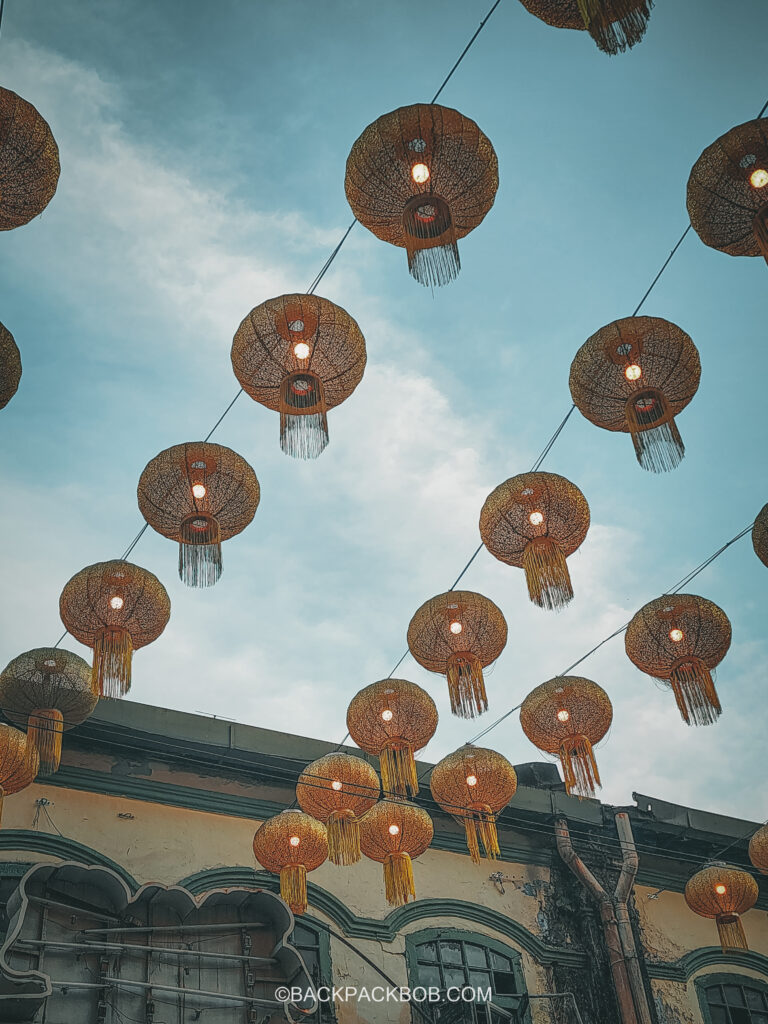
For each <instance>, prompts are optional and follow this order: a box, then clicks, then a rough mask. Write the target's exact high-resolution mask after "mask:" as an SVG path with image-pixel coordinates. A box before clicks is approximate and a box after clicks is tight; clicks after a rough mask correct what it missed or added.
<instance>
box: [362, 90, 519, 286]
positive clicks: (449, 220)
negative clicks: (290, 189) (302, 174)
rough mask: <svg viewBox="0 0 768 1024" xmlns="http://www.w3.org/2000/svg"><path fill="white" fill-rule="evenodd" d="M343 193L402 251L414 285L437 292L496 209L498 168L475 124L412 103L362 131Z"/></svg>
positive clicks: (384, 238) (371, 227)
mask: <svg viewBox="0 0 768 1024" xmlns="http://www.w3.org/2000/svg"><path fill="white" fill-rule="evenodd" d="M344 187H345V188H346V192H347V199H348V200H349V205H350V206H351V207H352V210H353V212H354V214H355V217H357V219H358V220H359V221H360V223H361V224H363V225H365V227H367V228H368V230H369V231H372V232H373V234H374V235H376V237H377V238H380V239H382V241H384V242H390V243H391V244H392V245H398V246H400V248H402V249H405V250H406V252H407V253H408V269H409V270H410V272H411V274H412V275H413V277H415V278H416V280H417V281H419V282H420V283H421V284H423V285H429V286H432V287H434V286H436V285H443V284H447V283H448V282H449V281H452V280H453V279H454V278H455V277H456V275H457V274H458V272H459V270H460V268H461V264H460V261H459V249H458V240H459V239H460V238H463V237H464V236H465V235H467V234H469V232H470V231H472V229H473V228H476V227H477V226H478V224H480V222H481V221H482V219H483V218H484V217H485V215H486V213H488V211H489V210H490V208H491V207H492V206H493V201H494V199H495V197H496V190H497V189H498V187H499V167H498V161H497V159H496V153H495V152H494V149H493V146H492V145H491V143H490V141H489V140H488V139H487V138H486V136H485V135H484V134H483V133H482V132H481V131H480V129H479V128H478V126H477V125H476V124H475V122H474V121H471V120H470V119H469V118H468V117H464V116H463V115H462V114H460V113H459V112H458V111H457V110H452V109H451V108H450V107H441V106H438V105H437V104H436V103H431V104H430V103H415V104H413V105H412V106H409V107H400V108H399V109H398V110H393V111H392V113H390V114H384V115H383V116H382V117H380V118H379V119H378V120H377V121H374V122H373V124H370V125H369V126H368V127H367V128H366V129H365V131H364V132H363V134H362V135H361V136H360V138H359V139H358V140H357V142H355V144H354V146H353V147H352V151H351V152H350V154H349V157H348V159H347V175H346V180H345V183H344Z"/></svg>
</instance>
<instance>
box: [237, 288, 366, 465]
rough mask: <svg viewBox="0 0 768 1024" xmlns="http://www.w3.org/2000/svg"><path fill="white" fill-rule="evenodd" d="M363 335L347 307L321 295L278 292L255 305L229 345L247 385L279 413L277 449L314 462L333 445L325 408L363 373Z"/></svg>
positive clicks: (336, 401)
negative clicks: (278, 441)
mask: <svg viewBox="0 0 768 1024" xmlns="http://www.w3.org/2000/svg"><path fill="white" fill-rule="evenodd" d="M365 361H366V353H365V339H364V338H363V335H362V333H361V331H360V328H359V327H358V326H357V323H356V322H355V321H354V320H353V319H352V317H351V316H350V315H349V313H347V312H346V310H344V309H342V308H341V306H337V305H335V304H334V303H333V302H331V301H330V300H329V299H321V298H319V297H318V296H317V295H281V296H280V297H279V298H277V299H268V300H267V302H262V303H261V305H260V306H256V308H255V309H252V310H251V312H250V313H249V314H248V316H247V317H246V318H245V320H243V322H242V323H241V324H240V326H239V327H238V329H237V333H236V334H235V338H234V341H233V342H232V368H233V369H234V371H235V376H236V377H237V379H238V380H239V381H240V385H241V386H242V388H243V390H244V391H245V392H246V393H247V394H249V395H250V396H251V398H253V399H254V400H255V401H257V402H260V403H261V405H264V406H266V407H267V408H268V409H275V410H277V411H279V413H280V447H281V448H282V449H283V451H284V452H285V453H286V454H287V455H292V456H293V457H294V458H301V459H314V458H317V456H318V455H320V453H321V452H322V451H323V449H324V448H325V446H326V445H327V444H328V420H327V417H326V413H327V410H328V409H333V408H334V407H335V406H337V405H340V404H341V403H342V402H343V401H344V400H345V399H347V398H349V396H350V395H351V394H352V392H353V391H354V390H355V388H356V387H357V385H358V384H359V383H360V381H361V380H362V377H363V370H364V369H365Z"/></svg>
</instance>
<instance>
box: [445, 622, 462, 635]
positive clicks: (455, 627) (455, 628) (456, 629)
mask: <svg viewBox="0 0 768 1024" xmlns="http://www.w3.org/2000/svg"><path fill="white" fill-rule="evenodd" d="M448 628H449V629H450V631H451V632H452V633H453V635H454V636H458V635H459V633H460V632H461V631H462V629H464V627H463V626H462V624H461V623H460V622H452V623H451V625H450V626H449V627H448Z"/></svg>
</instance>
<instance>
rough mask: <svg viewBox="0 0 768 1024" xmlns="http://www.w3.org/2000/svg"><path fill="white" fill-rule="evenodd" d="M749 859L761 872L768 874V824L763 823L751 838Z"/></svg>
mask: <svg viewBox="0 0 768 1024" xmlns="http://www.w3.org/2000/svg"><path fill="white" fill-rule="evenodd" d="M749 859H750V860H751V861H752V864H753V866H754V867H756V868H757V870H758V871H759V872H760V873H761V874H763V875H768V825H763V827H762V828H760V829H758V830H757V832H755V834H754V835H753V836H752V838H751V839H750V840H749Z"/></svg>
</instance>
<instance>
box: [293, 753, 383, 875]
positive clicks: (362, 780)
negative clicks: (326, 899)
mask: <svg viewBox="0 0 768 1024" xmlns="http://www.w3.org/2000/svg"><path fill="white" fill-rule="evenodd" d="M296 799H297V800H298V802H299V807H301V809H302V811H306V813H307V814H311V815H312V817H313V818H317V820H318V821H322V823H323V824H324V825H325V827H326V829H327V830H328V858H329V860H330V861H331V862H332V863H333V864H342V865H344V864H356V863H357V862H358V861H359V860H360V818H362V816H363V815H364V814H365V812H366V811H369V810H370V809H371V807H373V805H374V804H375V803H376V801H377V800H378V799H379V777H378V775H377V774H376V772H375V770H374V769H373V768H372V767H371V765H369V764H368V762H367V761H364V760H363V759H362V758H361V757H353V756H352V755H351V754H340V753H334V754H326V755H325V757H320V758H318V759H317V761H313V762H312V763H311V764H308V765H307V767H306V768H305V769H304V771H303V772H302V773H301V775H300V776H299V781H298V783H297V785H296Z"/></svg>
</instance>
